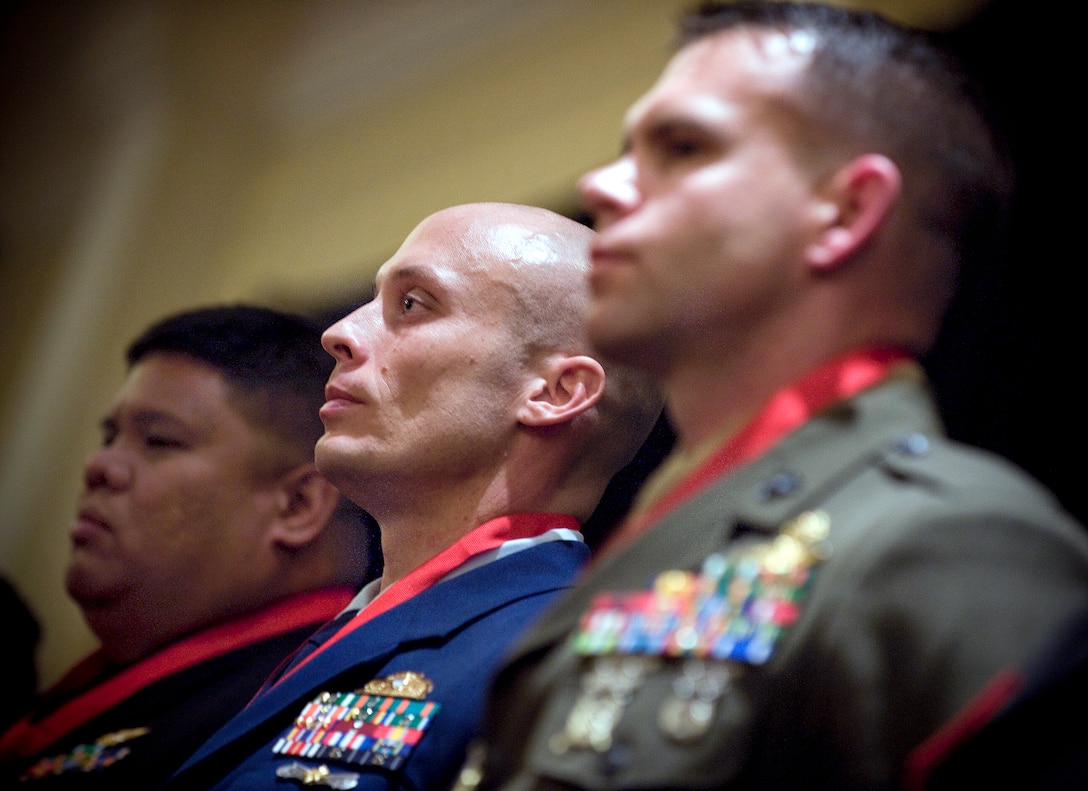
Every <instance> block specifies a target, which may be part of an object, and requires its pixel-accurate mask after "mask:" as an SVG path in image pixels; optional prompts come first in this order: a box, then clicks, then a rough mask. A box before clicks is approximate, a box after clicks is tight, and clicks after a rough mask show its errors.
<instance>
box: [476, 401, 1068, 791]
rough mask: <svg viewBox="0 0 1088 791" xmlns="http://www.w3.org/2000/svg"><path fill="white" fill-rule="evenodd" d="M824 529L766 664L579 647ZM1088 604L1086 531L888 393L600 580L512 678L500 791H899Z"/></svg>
mask: <svg viewBox="0 0 1088 791" xmlns="http://www.w3.org/2000/svg"><path fill="white" fill-rule="evenodd" d="M805 513H808V514H816V513H818V514H822V517H821V518H823V519H824V520H825V522H824V524H825V525H826V526H827V528H828V531H829V532H828V533H827V537H826V541H825V542H824V546H823V553H824V556H825V559H823V560H822V561H821V562H819V563H818V564H816V565H815V566H814V567H813V569H814V576H813V578H812V584H811V587H810V588H808V590H807V594H806V595H805V596H804V598H803V599H802V601H801V603H800V612H799V616H798V618H797V620H796V621H795V622H794V623H793V625H792V626H790V627H788V628H787V629H786V630H785V631H784V632H783V634H782V636H781V637H780V638H779V639H778V640H777V641H776V642H774V643H773V650H772V651H771V653H770V656H769V658H766V659H765V661H745V660H743V659H709V660H706V661H699V660H694V659H691V658H687V659H685V658H683V657H682V656H681V657H667V656H665V657H661V656H659V657H656V660H657V661H656V662H655V661H653V660H654V658H653V657H646V656H645V655H642V656H641V657H640V656H638V655H636V652H635V651H632V652H630V653H629V654H627V655H624V652H623V651H620V652H619V656H618V657H617V656H615V655H613V658H614V659H617V660H623V659H627V660H630V661H629V662H627V663H626V664H625V663H624V662H623V661H615V662H613V663H612V664H611V665H607V664H602V663H601V659H602V657H598V656H593V655H586V654H584V653H582V654H580V653H578V652H577V651H576V650H575V648H574V647H573V645H572V642H571V640H570V637H571V635H572V633H575V632H576V631H577V629H578V624H579V622H580V619H582V617H583V615H584V614H585V613H586V612H587V609H589V608H590V606H591V602H593V600H594V597H595V596H596V595H597V594H599V593H600V592H623V591H634V590H649V589H650V588H651V586H652V585H653V584H654V580H655V578H656V577H657V575H658V574H659V573H660V572H662V571H665V570H669V569H678V570H688V571H692V570H698V569H700V567H701V566H703V564H704V562H705V561H706V559H707V558H708V557H711V556H714V555H719V556H720V555H721V554H725V555H726V556H730V555H735V554H736V553H737V552H740V551H742V550H741V548H743V547H747V548H749V549H750V548H752V547H754V546H757V545H760V544H764V545H766V544H768V543H769V542H771V541H772V540H773V539H775V537H776V536H778V535H779V534H780V532H781V530H782V529H783V527H784V526H786V525H789V524H791V520H794V519H795V517H797V516H798V515H800V514H805ZM793 524H796V522H795V521H794V522H793ZM1086 598H1088V537H1086V535H1085V530H1084V528H1083V527H1082V526H1081V525H1079V524H1078V523H1077V522H1075V521H1074V520H1073V519H1072V518H1071V517H1070V516H1068V515H1067V514H1066V513H1065V512H1064V511H1062V510H1061V509H1060V508H1059V506H1058V505H1057V504H1056V502H1055V501H1054V499H1053V498H1052V497H1051V496H1050V494H1049V493H1047V492H1046V491H1045V490H1043V489H1042V488H1041V487H1040V486H1039V485H1038V484H1037V483H1036V482H1034V481H1032V480H1031V479H1029V478H1028V477H1027V476H1026V475H1024V474H1023V473H1022V472H1020V471H1018V470H1017V469H1015V468H1014V467H1013V466H1012V465H1010V464H1008V463H1007V462H1005V461H1003V460H1001V459H998V458H996V457H994V456H991V455H989V454H986V453H984V452H981V451H979V450H977V449H970V448H966V447H963V446H960V445H958V444H955V443H953V442H950V441H949V440H947V439H946V438H945V437H944V436H943V432H942V429H941V427H940V424H939V420H938V418H937V414H936V411H935V408H934V406H933V403H932V400H931V398H930V395H929V393H928V391H927V390H926V388H925V387H924V385H923V384H922V383H920V382H917V381H904V380H893V381H888V382H885V383H882V384H880V385H878V386H876V387H874V388H871V389H869V390H866V391H863V392H862V393H860V394H859V395H857V396H855V397H854V398H851V399H849V400H847V401H844V402H842V403H840V404H837V405H835V406H833V407H832V408H830V409H828V410H826V411H824V412H822V413H820V414H818V415H816V416H815V417H813V418H812V419H811V420H810V421H809V422H808V423H806V424H805V425H803V426H802V427H801V428H799V429H798V430H796V431H794V432H793V433H792V434H790V435H789V436H787V437H786V438H784V439H783V440H782V441H780V442H779V443H778V444H777V445H776V446H774V447H773V448H772V449H771V450H770V451H768V452H767V453H766V454H764V455H763V456H762V457H761V458H758V459H757V460H755V461H754V462H752V463H750V464H748V465H746V466H744V467H742V468H740V469H737V470H736V471H734V472H733V473H732V474H731V475H729V476H727V477H726V478H724V479H723V480H721V481H719V482H717V483H715V484H712V485H711V486H710V487H709V488H708V489H707V490H704V491H703V492H702V493H701V494H699V495H697V496H696V497H695V498H693V499H691V500H690V501H688V502H687V503H685V504H684V505H682V506H680V507H679V508H677V509H676V510H674V511H673V512H672V513H670V514H668V515H667V516H665V517H663V518H662V520H661V521H660V522H658V524H656V525H655V526H653V527H651V528H650V529H649V531H647V532H646V533H644V534H643V535H642V536H641V538H640V539H639V540H637V541H635V542H634V543H632V544H630V545H629V546H627V547H626V548H624V549H622V550H620V551H618V552H617V553H616V554H615V555H614V556H611V557H608V558H607V559H605V560H604V561H602V562H600V563H599V564H598V565H597V566H596V567H594V568H592V569H591V570H590V571H589V572H588V573H587V574H585V575H583V577H582V578H581V579H580V583H579V585H578V586H576V587H575V588H574V589H573V590H572V591H571V592H570V594H569V595H567V596H565V597H564V598H563V599H562V600H561V601H560V602H558V603H557V605H556V606H555V607H554V608H552V609H551V610H549V612H548V614H547V615H546V617H544V618H543V619H542V620H541V621H539V622H538V623H537V624H536V625H535V626H534V628H533V629H532V630H530V631H529V632H528V633H526V635H524V636H523V638H522V639H520V640H519V642H518V644H517V645H516V647H515V648H514V649H513V650H512V652H511V654H510V656H509V657H508V659H507V660H505V661H504V664H503V667H502V668H500V670H499V671H498V673H497V675H496V680H495V682H494V684H493V687H492V691H491V693H490V694H489V698H488V701H489V702H488V707H487V714H486V718H485V724H484V726H483V729H484V735H485V737H486V741H485V743H484V747H483V750H481V751H480V752H481V753H482V754H483V755H484V756H485V757H484V758H482V759H481V760H480V764H481V765H482V766H483V768H484V772H483V779H482V781H480V782H479V783H478V788H479V789H488V790H489V791H490V790H491V789H504V791H515V790H516V791H530V789H532V790H534V791H541V790H543V789H548V790H557V789H565V790H567V791H569V790H570V789H666V788H667V789H786V788H788V789H836V791H849V790H850V789H867V790H869V791H871V790H872V789H889V790H891V789H896V791H899V789H901V785H900V783H901V782H902V769H903V762H904V759H905V758H906V756H907V754H908V753H909V751H910V750H911V748H912V747H914V746H915V745H917V744H918V743H919V742H921V741H922V740H923V739H925V737H927V736H928V735H930V733H931V732H932V731H934V730H936V729H937V728H938V727H940V726H941V725H942V724H944V723H945V722H946V721H947V720H948V719H949V718H950V717H951V716H952V715H953V714H954V713H955V712H956V711H958V710H959V709H960V707H961V706H963V705H964V704H965V703H966V702H967V701H968V700H969V699H970V698H971V697H972V695H974V694H975V693H976V692H977V691H978V690H979V689H980V688H981V687H982V686H983V685H984V684H985V683H986V682H987V681H988V680H989V679H990V677H991V676H992V675H993V674H994V673H995V672H996V671H998V670H999V669H1001V668H1004V667H1007V666H1011V667H1018V666H1023V665H1024V663H1025V662H1026V661H1027V660H1028V659H1029V658H1030V657H1032V656H1033V655H1034V654H1035V653H1036V652H1037V651H1038V650H1039V648H1040V646H1041V645H1043V644H1044V643H1045V642H1046V641H1047V640H1048V639H1049V638H1050V637H1052V636H1053V634H1054V633H1055V630H1056V629H1057V628H1058V626H1059V625H1060V624H1061V623H1063V622H1064V621H1065V620H1066V619H1068V618H1069V617H1070V616H1071V614H1072V613H1074V612H1075V611H1077V610H1078V609H1079V608H1081V607H1082V605H1083V602H1084V601H1085V600H1086ZM591 671H592V672H591ZM602 690H603V691H602ZM591 715H592V716H591ZM594 718H595V719H594ZM593 723H596V724H593ZM474 752H476V751H474Z"/></svg>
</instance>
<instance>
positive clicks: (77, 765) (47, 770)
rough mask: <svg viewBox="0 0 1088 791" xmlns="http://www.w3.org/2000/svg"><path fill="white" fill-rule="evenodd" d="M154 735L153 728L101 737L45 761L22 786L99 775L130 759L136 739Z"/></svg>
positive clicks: (23, 779)
mask: <svg viewBox="0 0 1088 791" xmlns="http://www.w3.org/2000/svg"><path fill="white" fill-rule="evenodd" d="M146 733H150V729H149V728H127V729H125V730H121V731H114V732H113V733H107V734H104V735H102V736H99V737H98V738H97V739H95V740H94V743H93V744H80V745H77V746H76V747H74V748H73V749H72V750H71V752H68V753H65V754H63V755H51V756H47V757H45V758H42V759H41V760H39V761H38V762H37V763H35V764H34V765H33V766H32V767H30V768H29V769H27V770H26V772H24V773H23V775H22V776H21V777H20V778H19V781H20V782H26V781H28V780H40V779H41V778H43V777H48V776H49V775H61V774H65V773H68V772H97V771H100V770H102V769H106V768H107V767H110V766H113V764H115V763H117V762H118V761H120V760H121V759H122V758H125V757H126V756H128V755H129V754H130V753H131V752H132V749H131V748H130V747H129V745H128V744H127V743H128V742H130V741H132V740H133V739H136V738H139V737H140V736H143V735H144V734H146Z"/></svg>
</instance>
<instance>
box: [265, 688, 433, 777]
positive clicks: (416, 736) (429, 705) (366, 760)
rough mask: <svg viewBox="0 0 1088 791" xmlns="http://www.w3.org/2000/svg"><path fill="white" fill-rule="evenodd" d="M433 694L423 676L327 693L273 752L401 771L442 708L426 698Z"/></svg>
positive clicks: (310, 705) (310, 706) (311, 705)
mask: <svg viewBox="0 0 1088 791" xmlns="http://www.w3.org/2000/svg"><path fill="white" fill-rule="evenodd" d="M368 689H372V690H373V689H380V690H383V691H384V692H385V693H386V694H373V693H371V692H368V691H367V690H368ZM431 689H433V685H432V684H431V682H430V680H429V679H427V678H426V676H424V675H423V674H422V673H398V674H394V675H392V676H387V677H386V678H384V679H378V680H375V681H372V682H370V683H369V684H367V686H366V687H364V688H363V689H361V690H356V691H354V692H323V693H321V694H320V695H318V696H317V697H316V698H314V699H313V700H312V701H310V702H309V703H307V704H306V706H305V708H303V710H302V713H301V714H299V716H298V717H297V718H296V719H295V723H294V725H293V726H292V727H291V728H290V730H288V731H287V733H285V734H284V735H283V736H282V737H280V739H278V740H277V741H276V743H275V744H274V745H273V747H272V750H273V752H275V753H278V754H281V755H290V756H294V757H297V758H308V759H311V760H333V761H338V762H340V763H346V764H353V765H356V766H380V767H384V768H386V769H390V770H396V769H399V768H400V767H401V766H403V764H404V762H405V761H407V760H408V756H409V755H411V753H412V750H413V749H414V748H415V746H416V745H417V744H418V743H419V740H420V739H421V738H423V734H424V733H425V732H426V730H427V728H428V727H429V726H430V724H431V722H432V721H433V720H434V716H435V715H436V714H437V713H438V710H439V708H440V706H439V704H438V703H435V702H434V701H428V700H426V699H425V695H426V694H427V693H429V692H430V691H431ZM296 779H302V780H303V782H305V778H296ZM311 782H317V781H316V780H312V781H311ZM326 784H327V783H326Z"/></svg>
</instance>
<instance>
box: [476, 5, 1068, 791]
mask: <svg viewBox="0 0 1088 791" xmlns="http://www.w3.org/2000/svg"><path fill="white" fill-rule="evenodd" d="M681 32H682V37H681V42H680V47H679V49H678V51H677V52H676V53H675V54H674V55H673V57H672V59H671V60H670V61H669V63H668V64H667V66H666V67H665V69H664V71H663V72H662V74H661V76H660V78H659V79H658V80H657V82H656V83H655V84H654V85H653V86H652V87H651V88H650V90H649V91H648V92H647V93H646V94H645V95H644V96H643V97H642V98H641V99H639V100H638V101H637V102H636V103H635V104H634V106H633V107H632V108H631V109H630V110H629V112H628V114H627V117H626V130H625V141H624V146H623V152H622V154H621V155H620V157H619V158H618V159H617V160H616V161H615V162H614V163H611V164H609V165H606V166H604V167H602V168H600V169H597V170H595V171H593V172H591V173H589V174H587V175H586V176H584V177H583V179H582V181H581V184H580V191H581V194H582V198H583V200H584V202H585V204H586V206H587V208H588V209H589V210H590V212H591V214H592V215H593V217H594V220H595V228H596V229H597V231H598V236H597V238H596V240H595V241H594V243H593V245H592V247H591V257H592V260H593V266H592V268H591V270H590V275H589V279H590V285H591V288H592V291H593V299H592V300H591V304H590V308H589V313H588V331H589V336H590V339H591V341H592V342H593V343H594V344H595V346H596V347H597V348H598V349H600V350H601V352H602V353H604V354H608V355H610V356H611V357H613V358H616V359H619V360H621V361H624V362H628V363H630V364H633V365H635V366H636V367H638V368H640V369H642V370H644V371H646V372H648V373H650V374H651V375H652V376H653V377H654V379H655V380H656V381H657V382H658V383H659V384H660V385H661V386H662V387H663V389H664V391H665V397H666V411H667V413H668V417H669V420H670V423H671V425H672V427H673V428H674V429H675V431H676V437H677V439H676V445H675V448H674V450H673V451H672V453H671V454H670V456H669V458H667V459H666V460H665V461H664V462H663V463H662V465H661V466H660V467H659V468H658V469H657V470H656V471H655V473H654V474H653V476H652V477H651V478H650V479H649V480H648V481H647V483H646V485H645V486H644V487H643V488H642V490H641V491H640V493H639V496H638V498H637V499H636V501H635V503H634V505H633V508H632V511H631V513H630V514H629V515H628V517H627V518H626V519H625V522H624V523H623V524H622V525H621V526H620V527H619V529H618V531H617V532H616V533H615V534H614V536H613V538H612V540H610V541H609V542H608V543H607V544H606V545H605V546H604V547H603V548H602V549H601V550H600V554H599V555H598V557H597V558H596V560H595V563H594V565H593V567H592V568H591V569H590V571H589V572H588V573H586V574H584V575H582V576H581V577H580V578H579V582H578V584H577V585H576V586H575V587H574V588H573V589H572V591H571V592H570V593H569V594H568V595H567V596H565V597H564V598H563V599H562V600H560V601H559V602H558V603H557V604H556V605H555V606H554V607H553V608H551V609H550V610H549V612H548V613H547V614H546V615H545V616H544V617H543V618H542V619H541V620H540V621H538V622H537V623H536V624H535V625H534V626H533V628H532V629H531V630H530V631H529V632H528V634H526V635H524V636H523V637H522V638H521V639H520V640H519V641H518V643H517V644H516V645H515V647H514V649H513V651H512V652H511V653H510V654H509V655H508V656H507V657H506V659H505V660H504V663H503V665H502V667H500V669H499V670H498V671H497V674H496V677H495V681H494V683H493V685H492V688H491V692H490V695H489V706H488V710H487V716H486V719H485V726H484V731H485V737H486V738H485V739H484V740H482V741H481V742H480V743H479V745H478V748H477V749H474V750H473V753H474V760H473V761H472V762H470V764H469V765H467V766H466V767H465V771H464V772H463V774H462V781H461V786H462V787H465V788H467V787H478V788H480V789H488V790H489V791H490V790H492V789H505V790H506V791H515V789H516V791H544V790H545V789H547V790H548V791H558V789H564V791H571V790H572V789H606V788H607V789H612V790H613V791H616V790H618V789H666V788H667V789H684V788H690V789H696V788H698V789H784V788H785V789H835V791H849V790H850V789H858V790H860V789H866V791H874V790H875V789H881V790H882V791H893V789H894V790H895V791H902V788H903V782H904V769H905V765H906V763H907V757H908V755H910V754H911V751H912V750H913V749H914V748H916V747H917V746H918V745H919V744H921V743H923V742H924V741H925V740H926V739H927V738H928V737H929V736H930V735H931V734H932V733H933V732H934V731H936V730H937V729H938V728H939V727H940V726H941V725H942V724H943V723H944V722H945V721H946V720H948V719H949V718H950V717H952V716H953V714H955V713H956V712H957V711H958V710H959V709H960V707H962V706H963V705H964V704H966V703H967V702H968V701H969V700H970V699H971V698H972V696H974V695H975V694H976V693H977V692H978V691H979V690H981V689H982V688H983V686H984V685H985V684H986V683H987V682H988V680H989V679H990V678H991V676H992V675H994V674H996V673H998V672H999V671H1000V670H1002V669H1005V668H1008V669H1010V670H1012V671H1013V672H1014V673H1015V672H1017V671H1019V670H1020V669H1022V668H1024V667H1025V666H1026V664H1027V663H1028V662H1029V661H1030V660H1031V658H1032V657H1033V656H1034V655H1035V653H1036V652H1037V651H1039V650H1040V647H1041V646H1043V645H1044V644H1046V643H1047V642H1048V641H1049V640H1050V639H1051V637H1052V636H1053V635H1054V633H1055V632H1056V630H1057V629H1058V627H1059V625H1060V624H1062V623H1064V622H1065V620H1066V619H1068V618H1069V617H1071V616H1072V615H1073V613H1075V612H1077V611H1078V610H1080V609H1081V607H1082V606H1083V602H1085V601H1086V600H1088V536H1086V535H1085V529H1084V527H1083V526H1081V525H1080V524H1078V523H1077V522H1075V521H1074V520H1073V519H1072V518H1071V517H1070V516H1069V515H1068V514H1067V513H1065V512H1064V511H1063V510H1062V509H1061V508H1060V507H1059V505H1058V503H1057V502H1056V500H1055V498H1053V497H1052V496H1051V494H1050V493H1049V492H1047V491H1046V490H1045V489H1044V488H1043V487H1042V486H1040V485H1039V483H1038V482H1036V481H1034V480H1032V479H1030V478H1029V477H1028V476H1027V475H1025V474H1024V473H1023V472H1022V471H1020V470H1018V469H1016V468H1014V467H1013V466H1012V465H1011V464H1009V463H1007V462H1006V461H1005V460H1002V459H1000V458H997V457H995V456H993V455H990V454H988V453H985V452H983V451H981V450H978V449H974V448H969V447H965V446H963V445H961V444H958V443H955V442H952V441H950V440H949V439H948V438H947V437H946V436H945V433H944V431H943V428H942V425H941V421H940V418H939V415H938V412H937V409H936V406H935V404H934V402H933V400H932V398H931V396H930V393H929V388H928V386H927V384H926V380H925V374H924V372H923V369H922V366H921V365H920V364H919V362H918V360H919V359H920V358H921V357H922V355H924V354H925V353H926V351H927V350H928V349H929V348H930V345H931V344H932V343H933V342H934V338H935V337H936V335H937V334H938V329H939V327H940V325H941V322H942V320H943V319H942V317H943V315H944V313H945V311H946V307H947V306H948V303H949V299H950V297H951V295H952V293H953V287H954V284H955V282H956V278H957V273H958V272H959V270H960V267H961V265H962V264H963V262H964V260H965V259H967V258H969V257H972V256H976V255H978V254H979V253H980V252H981V251H982V249H983V247H984V243H987V242H992V241H993V240H996V239H998V238H1000V236H1001V230H1002V225H1001V223H1002V220H1003V218H1004V216H1005V215H1006V213H1007V211H1006V210H1007V205H1008V201H1009V197H1010V192H1011V182H1012V178H1011V174H1010V168H1009V166H1008V163H1007V162H1006V161H1005V157H1004V155H1003V152H1002V146H1001V144H1000V143H999V142H998V141H997V138H996V135H995V134H994V133H993V132H992V131H991V128H990V126H989V124H988V122H987V120H986V118H985V115H984V113H983V112H982V105H981V104H980V103H977V102H976V101H975V99H976V97H975V96H974V95H973V91H972V90H971V89H970V88H969V85H968V83H967V82H966V81H965V79H964V78H963V76H962V74H961V73H960V70H959V69H958V68H957V66H956V64H955V62H954V61H952V60H951V59H950V58H949V57H947V56H946V55H945V54H944V53H942V52H941V51H940V50H939V49H937V48H936V45H934V44H933V43H932V42H931V41H930V40H929V39H928V38H927V37H926V36H925V35H923V34H921V33H919V32H916V31H911V30H906V29H903V28H901V27H898V26H896V25H893V24H891V23H889V22H887V21H886V20H884V19H883V18H881V17H879V16H877V15H874V14H871V13H864V12H854V11H850V10H846V9H843V8H841V7H834V6H831V5H824V4H817V3H811V4H810V3H790V2H758V1H757V2H745V0H740V2H734V3H714V4H706V5H704V6H702V7H700V8H699V9H697V10H695V11H693V12H692V13H691V14H690V15H689V16H687V17H686V18H685V20H684V22H683V25H682V31H681ZM978 263H984V261H980V262H978Z"/></svg>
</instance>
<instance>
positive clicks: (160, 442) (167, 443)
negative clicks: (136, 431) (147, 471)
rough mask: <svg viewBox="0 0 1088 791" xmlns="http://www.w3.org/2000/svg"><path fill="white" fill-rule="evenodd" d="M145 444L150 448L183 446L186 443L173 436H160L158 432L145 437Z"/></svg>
mask: <svg viewBox="0 0 1088 791" xmlns="http://www.w3.org/2000/svg"><path fill="white" fill-rule="evenodd" d="M144 444H145V445H147V447H149V448H181V447H184V443H183V442H181V441H180V440H176V439H174V438H172V437H164V436H159V435H157V434H151V435H149V436H147V437H144Z"/></svg>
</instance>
